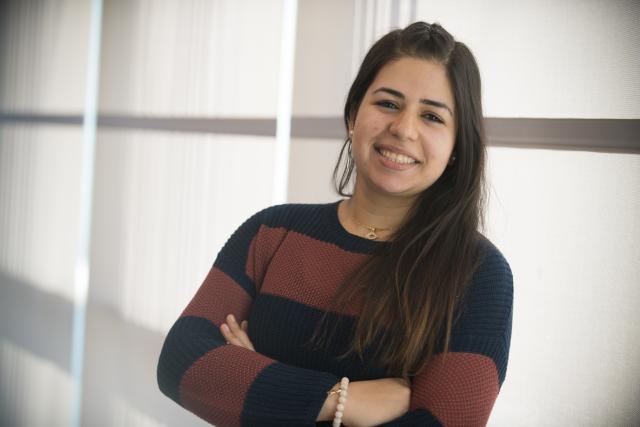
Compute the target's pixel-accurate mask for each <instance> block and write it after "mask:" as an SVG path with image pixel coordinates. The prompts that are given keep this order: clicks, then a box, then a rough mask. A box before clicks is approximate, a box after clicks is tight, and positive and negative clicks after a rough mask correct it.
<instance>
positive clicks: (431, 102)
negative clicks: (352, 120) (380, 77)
mask: <svg viewBox="0 0 640 427" xmlns="http://www.w3.org/2000/svg"><path fill="white" fill-rule="evenodd" d="M378 92H386V93H388V94H389V95H393V96H395V97H396V98H400V99H405V96H404V94H403V93H402V92H398V91H397V90H395V89H391V88H388V87H381V88H380V89H376V90H375V91H374V92H373V93H378ZM420 103H421V104H425V105H431V106H433V107H437V108H442V109H444V110H447V111H448V112H449V114H450V115H451V117H453V111H451V108H449V106H448V105H447V104H445V103H444V102H440V101H435V100H433V99H421V100H420Z"/></svg>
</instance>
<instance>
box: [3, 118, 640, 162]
mask: <svg viewBox="0 0 640 427" xmlns="http://www.w3.org/2000/svg"><path fill="white" fill-rule="evenodd" d="M0 123H28V124H54V125H71V126H81V125H82V116H80V115H55V114H25V113H0ZM485 124H486V131H487V139H488V144H489V145H490V146H498V147H513V148H543V149H557V150H580V151H599V152H621V153H640V119H543V118H497V117H488V118H486V119H485ZM98 126H100V127H104V128H118V129H140V130H160V131H171V132H195V133H210V134H226V135H251V136H270V137H273V136H275V134H276V119H272V118H204V117H141V116H130V115H115V114H100V115H99V116H98ZM291 136H292V137H293V138H314V139H342V138H344V137H345V136H346V132H345V129H344V124H343V121H342V118H340V117H294V118H293V119H292V122H291Z"/></svg>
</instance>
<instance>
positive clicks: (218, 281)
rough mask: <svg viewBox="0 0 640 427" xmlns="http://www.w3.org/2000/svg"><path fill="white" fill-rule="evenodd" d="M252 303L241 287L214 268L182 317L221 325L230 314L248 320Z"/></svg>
mask: <svg viewBox="0 0 640 427" xmlns="http://www.w3.org/2000/svg"><path fill="white" fill-rule="evenodd" d="M251 303H252V300H251V297H250V296H249V295H248V294H247V293H246V292H245V291H244V289H242V287H241V286H240V285H238V284H237V283H236V282H235V281H234V280H233V279H231V277H229V276H227V275H226V274H225V273H224V272H223V271H222V270H220V269H219V268H218V267H212V268H211V270H210V271H209V274H208V275H207V278H206V279H205V280H204V282H203V283H202V285H201V286H200V289H198V292H197V293H196V295H195V296H194V297H193V299H192V300H191V302H190V303H189V305H187V308H185V309H184V311H183V312H182V316H181V317H184V316H197V317H203V318H205V319H208V320H210V321H211V322H213V324H215V325H220V324H222V323H224V322H225V317H226V316H227V314H230V313H233V315H235V316H236V319H247V318H248V317H249V311H250V309H251Z"/></svg>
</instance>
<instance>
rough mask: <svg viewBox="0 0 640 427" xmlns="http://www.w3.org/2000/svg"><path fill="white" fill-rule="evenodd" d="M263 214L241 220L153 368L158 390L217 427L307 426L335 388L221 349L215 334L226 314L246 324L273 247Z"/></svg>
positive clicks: (316, 376)
mask: <svg viewBox="0 0 640 427" xmlns="http://www.w3.org/2000/svg"><path fill="white" fill-rule="evenodd" d="M269 209H272V208H268V209H267V210H264V211H261V212H259V213H258V214H256V215H254V216H253V217H251V218H250V219H249V220H247V221H246V222H245V223H244V224H242V225H241V226H240V227H239V228H238V229H237V230H236V231H235V232H234V233H233V235H232V236H231V237H230V238H229V240H228V241H227V242H226V243H225V245H224V247H223V248H222V250H221V251H220V253H219V254H218V256H217V258H216V261H215V262H214V264H213V267H212V268H211V270H210V271H209V274H208V275H207V277H206V279H205V280H204V282H203V283H202V285H201V286H200V288H199V289H198V291H197V292H196V294H195V296H194V297H193V299H192V300H191V302H190V303H189V304H188V306H187V307H186V308H185V310H184V311H183V312H182V314H181V315H180V317H179V318H178V320H177V321H176V322H175V324H174V325H173V327H172V328H171V330H170V331H169V333H168V335H167V337H166V339H165V342H164V345H163V348H162V351H161V354H160V359H159V361H158V368H157V379H158V385H159V387H160V390H161V391H162V392H163V393H164V394H165V395H167V396H168V397H170V398H171V399H172V400H174V401H175V402H176V403H178V404H179V405H181V406H183V407H184V408H185V409H187V410H189V411H191V412H193V413H194V414H196V415H198V416H199V417H201V418H203V419H204V420H206V421H208V422H210V423H212V424H215V425H216V426H218V427H229V426H249V425H250V426H283V425H295V426H315V425H316V422H315V419H316V417H317V415H318V413H319V412H320V409H321V407H322V405H323V403H324V401H325V399H326V391H327V390H329V389H331V387H332V386H333V385H334V384H335V383H336V382H338V381H339V379H338V378H337V377H336V376H335V375H333V374H330V373H327V372H319V371H314V370H309V369H303V368H299V367H295V366H292V365H287V364H284V363H280V362H278V361H276V360H273V359H271V358H268V357H266V356H264V355H261V354H260V353H258V352H254V351H251V350H248V349H245V348H243V347H239V346H234V345H228V344H226V340H225V339H224V337H223V335H222V333H221V332H220V330H219V326H220V325H221V324H222V323H224V322H225V317H226V315H227V314H229V313H233V314H234V315H235V316H236V318H237V319H239V320H241V319H248V318H249V314H250V311H251V307H252V304H253V301H254V298H255V296H256V293H257V290H258V289H259V285H260V283H261V281H262V276H263V275H264V273H265V269H266V266H267V265H268V262H269V260H270V257H271V256H272V255H273V252H274V251H275V248H277V244H278V238H277V237H278V236H277V235H276V236H274V235H273V233H271V234H270V235H268V236H266V238H262V236H261V230H262V229H263V228H262V219H263V216H264V215H267V214H268V213H269ZM276 234H277V233H276ZM283 236H284V230H283V233H281V237H283Z"/></svg>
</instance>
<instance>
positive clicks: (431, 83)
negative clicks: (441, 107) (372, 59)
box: [368, 57, 453, 107]
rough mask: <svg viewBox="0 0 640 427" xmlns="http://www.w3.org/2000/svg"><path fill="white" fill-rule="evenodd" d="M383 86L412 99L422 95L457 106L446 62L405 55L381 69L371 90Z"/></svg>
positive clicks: (369, 90)
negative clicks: (444, 63) (441, 62)
mask: <svg viewBox="0 0 640 427" xmlns="http://www.w3.org/2000/svg"><path fill="white" fill-rule="evenodd" d="M380 87H388V88H391V89H395V90H397V91H399V92H402V94H403V95H404V96H405V97H406V98H407V99H408V100H418V99H422V98H429V99H434V100H437V101H442V102H446V103H447V104H448V105H450V106H451V107H453V91H452V89H451V84H450V82H449V78H448V77H447V72H446V70H445V68H444V66H443V65H442V64H440V63H439V62H435V61H429V60H426V59H418V58H410V57H403V58H400V59H398V60H395V61H392V62H390V63H388V64H386V65H385V66H384V67H382V68H381V69H380V71H379V72H378V75H377V76H376V78H375V79H374V81H373V83H371V86H369V89H368V92H369V93H372V92H374V91H376V90H377V89H379V88H380Z"/></svg>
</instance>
